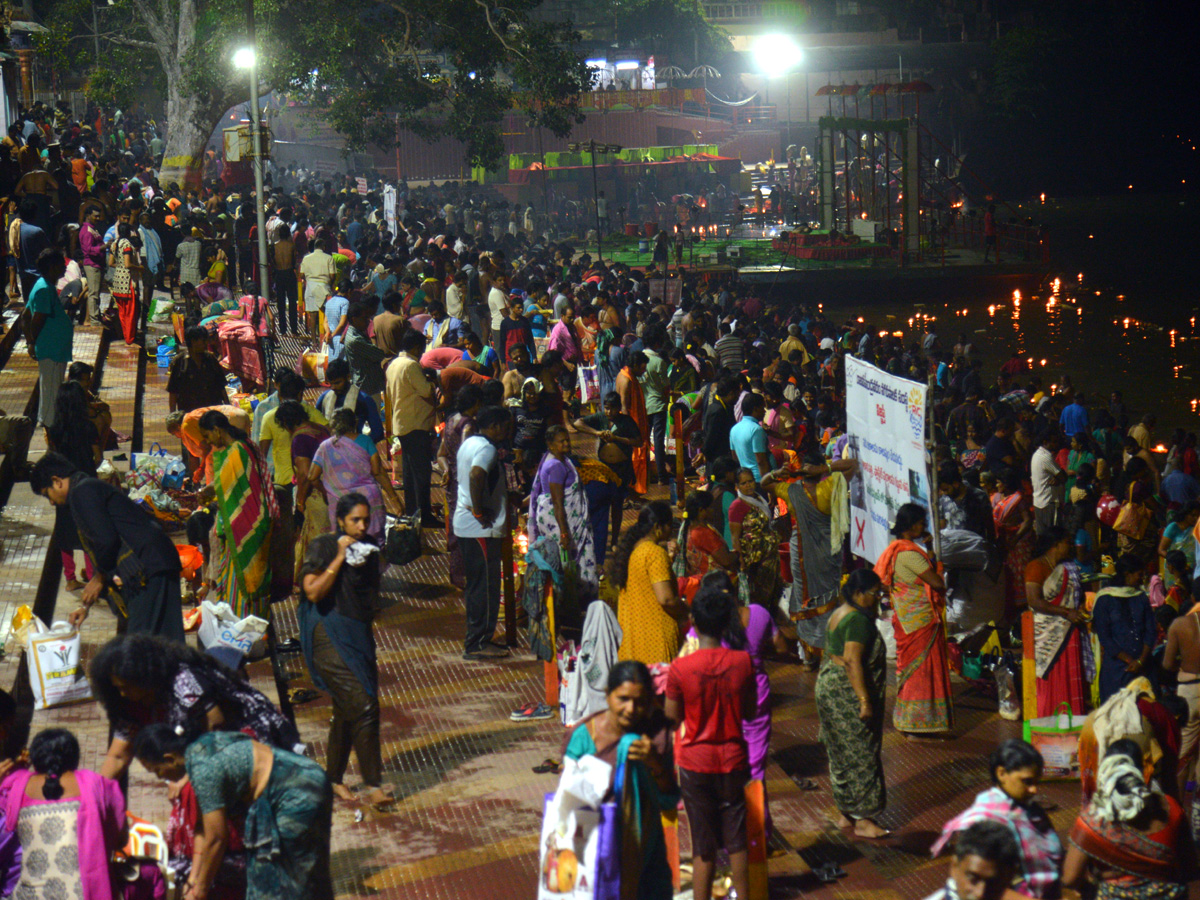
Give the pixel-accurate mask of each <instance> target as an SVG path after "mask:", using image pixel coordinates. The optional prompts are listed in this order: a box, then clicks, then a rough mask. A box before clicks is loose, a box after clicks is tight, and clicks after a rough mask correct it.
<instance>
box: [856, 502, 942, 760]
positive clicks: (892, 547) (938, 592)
mask: <svg viewBox="0 0 1200 900" xmlns="http://www.w3.org/2000/svg"><path fill="white" fill-rule="evenodd" d="M926 515H927V514H926V511H925V507H923V506H921V505H919V504H916V503H905V504H904V505H903V506H901V507H900V509H898V510H897V511H896V524H895V525H894V526H892V535H893V536H894V537H895V538H896V539H895V540H894V541H892V542H891V543H890V544H889V545H888V547H887V549H886V550H884V551H883V555H882V556H880V557H879V561H878V562H877V563H875V574H877V575H878V576H879V578H880V580H881V581H882V582H883V585H884V587H886V588H887V589H888V591H889V593H890V595H891V601H892V609H893V610H894V611H895V615H894V616H893V617H892V623H893V627H894V630H895V634H896V707H895V710H894V712H893V714H892V721H893V723H894V724H895V726H896V730H897V731H900V732H903V733H904V734H905V736H912V735H920V734H927V733H939V732H946V731H949V730H950V729H951V727H952V726H953V724H954V707H953V702H952V699H951V696H950V658H949V655H948V654H947V651H946V628H945V624H944V621H943V616H944V610H945V606H946V593H945V592H946V585H945V582H944V581H942V576H941V575H939V574H938V572H937V569H936V567H935V566H934V563H933V560H932V559H931V558H930V556H929V552H928V551H927V550H926V549H925V548H924V547H922V546H921V545H920V544H918V543H917V541H918V540H919V539H921V538H922V537H923V536H925V535H926V521H927V519H926Z"/></svg>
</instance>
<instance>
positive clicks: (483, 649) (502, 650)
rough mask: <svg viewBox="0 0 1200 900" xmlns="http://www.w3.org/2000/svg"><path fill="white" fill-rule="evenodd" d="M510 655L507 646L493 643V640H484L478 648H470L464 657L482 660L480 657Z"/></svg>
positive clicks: (489, 657)
mask: <svg viewBox="0 0 1200 900" xmlns="http://www.w3.org/2000/svg"><path fill="white" fill-rule="evenodd" d="M508 655H509V652H508V648H507V647H500V646H498V645H496V644H493V643H492V642H491V641H484V642H483V644H482V645H481V646H480V647H479V648H478V649H476V650H468V651H467V652H466V653H464V654H463V657H462V658H463V659H470V660H480V659H504V658H505V657H506V656H508Z"/></svg>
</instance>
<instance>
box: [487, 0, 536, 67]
mask: <svg viewBox="0 0 1200 900" xmlns="http://www.w3.org/2000/svg"><path fill="white" fill-rule="evenodd" d="M475 5H476V6H478V7H479V8H480V9H482V10H483V15H484V18H486V19H487V26H488V30H489V31H490V32H491V33H492V34H493V35H495V37H496V40H498V41H499V42H500V45H501V46H502V47H503V48H504V49H505V50H507V51H508V52H509V53H511V54H512V55H513V56H516V57H519V58H521V59H524V60H526V62H528V59H527V57H526V56H525V54H524V53H522V52H521V51H520V50H518V49H517V48H516V47H514V46H513V45H512V44H510V43H509V42H508V41H507V40H505V38H504V35H502V34H501V33H500V31H499V29H497V28H496V24H495V23H494V22H493V21H492V9H491V7H490V6H488V5H487V2H486V0H475Z"/></svg>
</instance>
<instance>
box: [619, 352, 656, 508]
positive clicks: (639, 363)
mask: <svg viewBox="0 0 1200 900" xmlns="http://www.w3.org/2000/svg"><path fill="white" fill-rule="evenodd" d="M645 374H646V354H644V353H643V352H642V351H641V350H637V351H635V352H633V353H631V354H629V362H628V363H627V364H626V365H625V368H623V369H622V370H621V371H620V373H618V375H617V380H616V384H615V386H614V389H615V390H616V392H617V393H618V394H620V395H621V409H623V410H624V411H625V414H626V415H627V416H630V417H631V418H632V419H633V421H635V422H637V427H638V428H639V429H640V430H641V432H642V443H641V444H640V445H639V446H637V447H634V448H633V452H632V453H631V454H630V457H631V459H630V461H631V462H632V464H633V476H634V479H633V489H634V490H635V491H636V492H637V493H638V494H639V495H643V496H644V495H645V493H646V486H647V484H648V475H649V471H650V469H649V467H650V419H649V417H648V416H647V415H646V396H645V394H643V393H642V385H641V383H640V382H639V381H638V379H639V378H641V377H642V376H643V375H645Z"/></svg>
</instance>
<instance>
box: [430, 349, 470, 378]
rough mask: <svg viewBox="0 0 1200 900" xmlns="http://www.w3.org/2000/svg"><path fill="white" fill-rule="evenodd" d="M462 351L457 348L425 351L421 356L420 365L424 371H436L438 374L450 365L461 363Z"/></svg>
mask: <svg viewBox="0 0 1200 900" xmlns="http://www.w3.org/2000/svg"><path fill="white" fill-rule="evenodd" d="M462 358H463V355H462V350H461V349H460V348H458V347H438V348H437V349H436V350H426V351H425V352H424V353H422V354H421V365H422V366H424V367H425V368H426V369H437V370H438V371H439V372H440V371H441V370H442V369H444V368H446V367H447V366H449V365H450V364H451V363H456V362H461V361H462Z"/></svg>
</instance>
